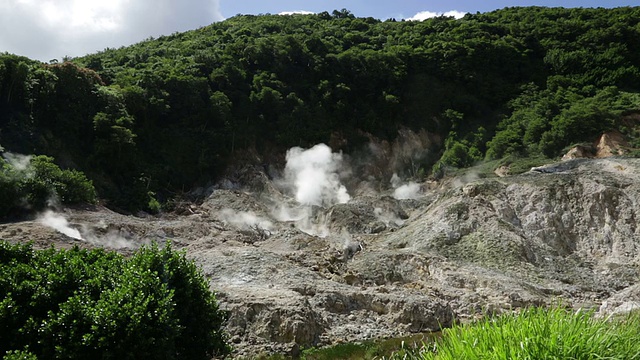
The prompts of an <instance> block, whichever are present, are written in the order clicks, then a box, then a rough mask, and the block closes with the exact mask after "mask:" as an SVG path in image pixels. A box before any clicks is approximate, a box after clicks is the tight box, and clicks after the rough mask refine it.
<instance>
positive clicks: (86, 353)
mask: <svg viewBox="0 0 640 360" xmlns="http://www.w3.org/2000/svg"><path fill="white" fill-rule="evenodd" d="M223 322H224V317H223V313H222V312H221V311H220V310H219V309H218V306H217V302H216V299H215V296H214V295H213V294H212V293H211V292H210V291H209V287H208V284H207V282H206V280H205V279H204V278H203V276H202V275H201V274H200V272H199V271H198V269H197V267H196V266H195V265H194V264H193V262H191V261H188V260H187V259H186V258H185V257H184V254H182V253H177V252H175V251H173V250H172V249H171V248H170V247H169V246H167V247H165V248H163V249H158V248H157V247H156V246H155V245H154V246H152V247H149V248H143V249H141V250H139V251H138V252H137V253H136V254H135V255H133V256H132V257H131V258H130V259H125V258H123V257H122V256H121V255H118V254H116V253H113V252H105V251H103V250H91V251H87V250H80V249H78V248H74V249H71V250H55V249H49V250H43V251H34V250H33V249H32V248H31V246H30V245H9V244H8V243H6V242H0V354H2V355H4V354H7V355H11V356H13V357H14V358H15V357H16V354H19V353H20V352H22V351H24V352H25V353H29V354H32V355H33V356H36V357H37V358H38V359H41V360H42V359H210V358H211V357H212V356H215V355H224V354H227V353H228V352H229V348H228V346H227V345H226V343H225V337H224V334H223V332H222V330H221V326H222V324H223Z"/></svg>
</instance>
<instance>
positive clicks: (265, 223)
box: [218, 209, 273, 231]
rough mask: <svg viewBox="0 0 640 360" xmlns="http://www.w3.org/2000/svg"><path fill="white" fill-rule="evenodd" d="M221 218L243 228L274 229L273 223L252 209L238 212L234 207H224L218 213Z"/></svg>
mask: <svg viewBox="0 0 640 360" xmlns="http://www.w3.org/2000/svg"><path fill="white" fill-rule="evenodd" d="M218 215H219V216H220V219H221V220H222V221H224V222H226V223H228V224H231V225H233V226H235V227H237V228H239V229H241V230H251V229H260V230H266V231H272V230H273V223H272V222H271V221H269V220H267V219H264V218H262V217H260V216H258V215H256V214H255V213H253V212H252V211H240V212H236V211H234V210H232V209H224V210H222V211H220V212H219V213H218Z"/></svg>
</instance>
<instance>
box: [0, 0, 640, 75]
mask: <svg viewBox="0 0 640 360" xmlns="http://www.w3.org/2000/svg"><path fill="white" fill-rule="evenodd" d="M529 5H538V6H563V7H598V6H602V7H618V6H640V0H635V1H628V0H627V1H622V0H609V1H595V0H582V1H577V0H568V1H557V0H556V1H553V0H541V1H513V0H512V1H507V0H489V1H482V0H476V1H471V0H447V1H426V0H422V1H419V0H395V1H382V0H348V1H344V0H343V1H339V0H322V1H320V0H318V1H313V0H308V1H299V0H297V1H296V0H246V1H243V0H0V52H5V51H6V52H10V53H14V54H19V55H24V56H27V57H30V58H32V59H37V60H41V61H45V62H46V61H49V60H52V59H61V58H62V57H64V56H72V57H74V56H83V55H85V54H88V53H93V52H96V51H100V50H103V49H105V48H107V47H111V48H118V47H121V46H126V45H130V44H133V43H136V42H139V41H142V40H144V39H147V38H149V37H151V36H153V37H158V36H160V35H169V34H172V33H175V32H180V31H186V30H192V29H197V28H199V27H202V26H206V25H209V24H211V23H213V22H216V21H222V20H224V19H225V18H229V17H232V16H234V15H236V14H239V13H241V14H265V13H270V14H279V13H282V12H290V11H299V10H304V11H310V12H322V11H328V12H331V11H333V10H335V9H338V10H340V9H343V8H346V9H348V10H350V11H351V12H352V13H353V14H354V15H356V16H359V17H368V16H371V17H374V18H378V19H381V20H386V19H389V18H395V19H397V20H400V19H410V18H413V19H414V20H422V19H424V18H427V17H432V16H437V15H438V14H442V13H445V14H448V12H451V11H457V12H453V13H451V16H456V17H461V16H462V15H463V14H464V13H466V12H471V13H475V12H478V11H479V12H486V11H491V10H495V9H501V8H504V7H507V6H529ZM416 14H419V16H416Z"/></svg>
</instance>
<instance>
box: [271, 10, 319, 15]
mask: <svg viewBox="0 0 640 360" xmlns="http://www.w3.org/2000/svg"><path fill="white" fill-rule="evenodd" d="M296 14H301V15H309V14H315V13H314V12H313V11H307V10H294V11H283V12H281V13H278V15H296Z"/></svg>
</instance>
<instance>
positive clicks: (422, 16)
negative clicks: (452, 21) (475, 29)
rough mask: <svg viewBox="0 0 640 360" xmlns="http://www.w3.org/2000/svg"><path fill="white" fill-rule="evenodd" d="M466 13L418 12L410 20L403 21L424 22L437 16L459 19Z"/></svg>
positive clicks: (453, 11)
mask: <svg viewBox="0 0 640 360" xmlns="http://www.w3.org/2000/svg"><path fill="white" fill-rule="evenodd" d="M466 14H467V13H465V12H462V11H457V10H451V11H447V12H444V13H442V12H433V11H420V12H419V13H417V14H415V15H413V16H412V17H410V18H407V19H405V20H409V21H422V20H426V19H430V18H434V17H438V16H453V17H454V18H456V19H460V18H462V17H463V16H465V15H466Z"/></svg>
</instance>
